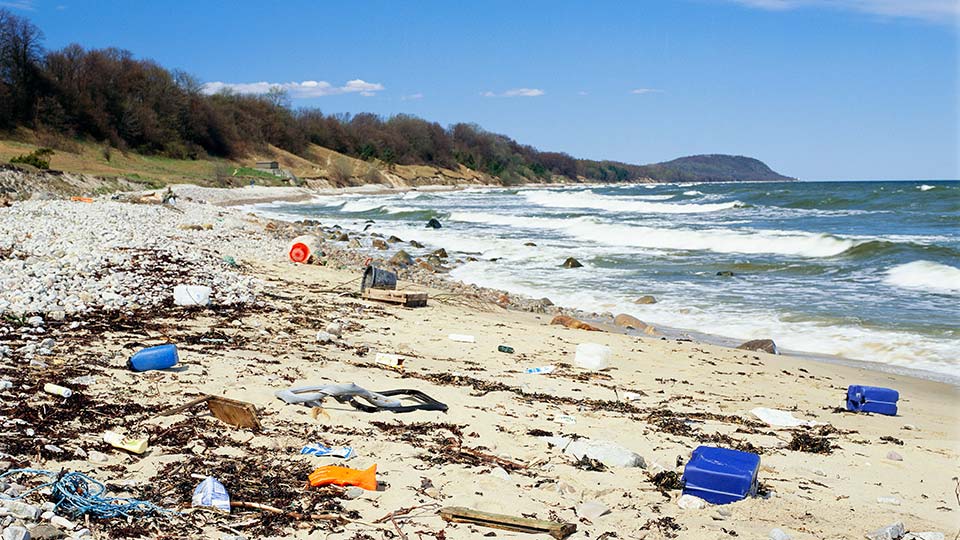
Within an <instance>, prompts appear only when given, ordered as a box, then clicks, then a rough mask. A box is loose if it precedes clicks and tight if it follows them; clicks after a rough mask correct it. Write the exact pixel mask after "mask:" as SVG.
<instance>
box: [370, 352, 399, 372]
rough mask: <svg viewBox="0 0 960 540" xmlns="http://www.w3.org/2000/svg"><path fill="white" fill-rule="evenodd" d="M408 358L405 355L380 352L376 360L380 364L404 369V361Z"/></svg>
mask: <svg viewBox="0 0 960 540" xmlns="http://www.w3.org/2000/svg"><path fill="white" fill-rule="evenodd" d="M406 360H407V357H406V356H403V355H399V354H390V353H380V352H378V353H377V356H376V358H375V360H374V361H375V362H376V363H378V364H380V365H383V366H387V367H392V368H394V369H398V370H401V371H402V370H403V363H404V362H405V361H406Z"/></svg>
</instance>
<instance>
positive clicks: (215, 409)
mask: <svg viewBox="0 0 960 540" xmlns="http://www.w3.org/2000/svg"><path fill="white" fill-rule="evenodd" d="M201 403H206V404H207V409H208V410H209V411H210V413H211V414H213V416H215V417H216V418H217V419H218V420H220V421H221V422H223V423H225V424H229V425H231V426H233V427H238V428H247V429H252V430H254V431H258V430H260V420H259V419H258V418H257V408H256V407H255V406H254V405H253V404H252V403H247V402H245V401H239V400H236V399H230V398H225V397H221V396H211V395H209V394H208V395H203V396H201V397H199V398H197V399H194V400H192V401H190V402H188V403H186V404H184V405H180V406H178V407H173V408H170V409H166V410H164V411H161V412H160V413H159V414H158V415H157V416H170V415H171V414H177V413H181V412H183V411H186V410H187V409H191V408H193V407H196V406H197V405H200V404H201Z"/></svg>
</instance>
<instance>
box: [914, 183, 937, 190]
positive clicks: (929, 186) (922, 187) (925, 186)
mask: <svg viewBox="0 0 960 540" xmlns="http://www.w3.org/2000/svg"><path fill="white" fill-rule="evenodd" d="M935 187H937V186H931V185H929V184H923V185H920V186H917V189H919V190H920V191H930V190H931V189H933V188H935Z"/></svg>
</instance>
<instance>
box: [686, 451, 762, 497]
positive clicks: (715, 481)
mask: <svg viewBox="0 0 960 540" xmlns="http://www.w3.org/2000/svg"><path fill="white" fill-rule="evenodd" d="M759 470H760V456H758V455H756V454H751V453H750V452H741V451H739V450H730V449H729V448H716V447H713V446H700V447H697V449H696V450H694V451H693V454H692V455H691V456H690V461H688V462H687V466H686V467H684V469H683V477H682V478H681V480H682V481H683V483H684V485H683V493H684V495H693V496H695V497H700V498H701V499H703V500H705V501H707V502H709V503H713V504H727V503H732V502H736V501H739V500H741V499H743V498H745V497H753V496H754V495H756V494H757V472H758V471H759Z"/></svg>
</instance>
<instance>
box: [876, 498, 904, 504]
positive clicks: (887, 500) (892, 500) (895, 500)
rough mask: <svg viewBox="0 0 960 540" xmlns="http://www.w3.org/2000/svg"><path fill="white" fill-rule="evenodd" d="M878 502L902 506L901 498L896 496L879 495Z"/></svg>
mask: <svg viewBox="0 0 960 540" xmlns="http://www.w3.org/2000/svg"><path fill="white" fill-rule="evenodd" d="M877 502H878V503H880V504H889V505H892V506H900V499H898V498H896V497H877Z"/></svg>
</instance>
